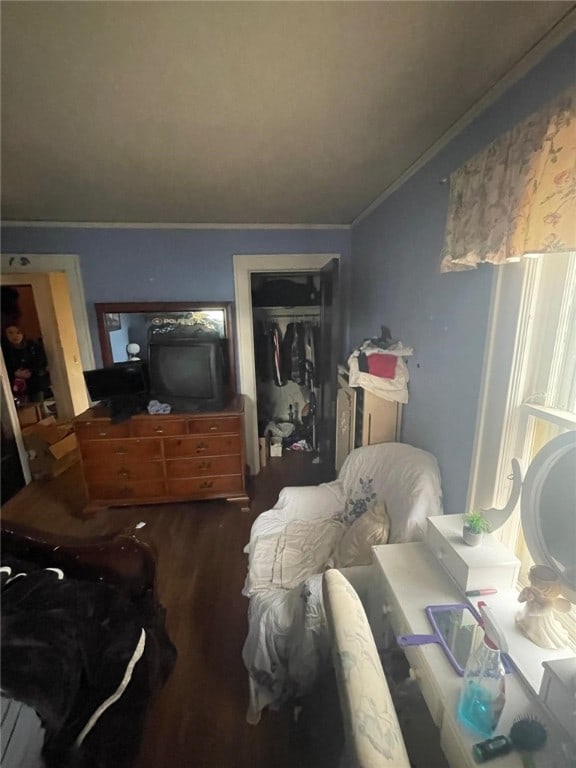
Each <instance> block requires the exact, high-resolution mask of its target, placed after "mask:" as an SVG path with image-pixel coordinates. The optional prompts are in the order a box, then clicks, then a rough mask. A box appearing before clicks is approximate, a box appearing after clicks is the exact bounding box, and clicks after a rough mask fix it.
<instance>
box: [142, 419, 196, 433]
mask: <svg viewBox="0 0 576 768" xmlns="http://www.w3.org/2000/svg"><path fill="white" fill-rule="evenodd" d="M132 434H133V435H134V437H157V436H162V435H185V434H186V422H185V421H184V419H182V420H181V421H180V420H174V419H171V420H168V419H158V420H156V419H150V420H148V419H146V420H142V421H139V420H138V419H134V420H133V421H132Z"/></svg>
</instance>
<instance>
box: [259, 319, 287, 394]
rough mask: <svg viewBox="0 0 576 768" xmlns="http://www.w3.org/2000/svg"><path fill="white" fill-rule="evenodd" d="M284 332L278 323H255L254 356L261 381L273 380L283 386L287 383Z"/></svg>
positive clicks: (277, 384)
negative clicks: (282, 349) (284, 370)
mask: <svg viewBox="0 0 576 768" xmlns="http://www.w3.org/2000/svg"><path fill="white" fill-rule="evenodd" d="M281 344H282V334H281V332H280V327H279V326H278V324H277V323H263V322H261V321H258V322H256V323H254V358H255V364H256V375H257V376H258V378H259V379H260V380H261V381H273V382H274V383H275V384H276V386H278V387H282V386H284V384H285V383H286V381H285V379H284V376H283V373H282V360H281Z"/></svg>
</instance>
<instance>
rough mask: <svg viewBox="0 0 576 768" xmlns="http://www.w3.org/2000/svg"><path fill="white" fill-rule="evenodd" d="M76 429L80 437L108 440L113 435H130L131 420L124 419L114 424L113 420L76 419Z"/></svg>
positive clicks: (81, 438)
mask: <svg viewBox="0 0 576 768" xmlns="http://www.w3.org/2000/svg"><path fill="white" fill-rule="evenodd" d="M74 431H75V432H76V434H77V436H78V439H79V440H80V441H82V440H108V439H110V438H111V437H129V436H130V421H122V422H120V424H112V422H111V421H106V420H105V419H103V420H102V421H75V422H74Z"/></svg>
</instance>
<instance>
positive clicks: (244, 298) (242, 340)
mask: <svg viewBox="0 0 576 768" xmlns="http://www.w3.org/2000/svg"><path fill="white" fill-rule="evenodd" d="M332 259H340V254H338V253H278V254H260V255H257V256H256V255H255V256H252V255H235V256H234V257H233V260H234V290H235V303H236V335H237V337H238V372H239V392H240V393H241V394H243V395H244V396H245V428H246V460H247V462H248V465H249V467H250V473H251V474H253V475H256V474H258V472H259V470H260V458H259V455H258V419H257V413H256V372H255V361H254V331H253V319H252V284H251V276H252V274H253V273H255V272H319V271H320V270H321V269H322V267H324V266H325V265H326V264H328V262H329V261H331V260H332Z"/></svg>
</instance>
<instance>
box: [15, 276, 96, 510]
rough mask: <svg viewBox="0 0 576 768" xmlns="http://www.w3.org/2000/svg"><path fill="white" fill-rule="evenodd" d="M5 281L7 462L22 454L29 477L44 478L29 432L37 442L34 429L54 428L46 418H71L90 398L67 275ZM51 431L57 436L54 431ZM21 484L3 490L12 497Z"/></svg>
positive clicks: (27, 479)
mask: <svg viewBox="0 0 576 768" xmlns="http://www.w3.org/2000/svg"><path fill="white" fill-rule="evenodd" d="M1 282H2V298H3V302H2V360H1V362H2V365H1V368H2V390H3V395H2V396H3V399H4V404H5V405H6V408H5V409H3V415H4V414H5V418H4V421H3V424H2V430H3V435H2V439H3V446H2V449H3V463H8V462H9V461H12V463H14V462H15V461H16V458H18V460H19V465H20V470H21V474H22V476H23V478H24V481H25V482H30V480H31V479H35V478H36V477H40V474H38V473H40V471H41V469H42V467H41V466H40V465H41V463H42V462H41V460H40V459H41V455H40V454H39V453H38V451H36V452H35V453H34V456H33V449H32V448H30V446H28V448H30V450H31V453H30V454H28V451H27V445H26V441H27V435H28V434H29V433H30V436H29V440H32V439H33V438H32V436H31V435H32V432H34V431H36V430H38V429H43V428H44V427H45V426H47V425H48V426H50V428H51V429H52V425H51V424H50V422H45V421H44V420H45V419H47V418H48V417H54V419H55V418H56V417H58V420H59V421H62V420H63V421H64V422H69V421H70V420H71V419H72V418H73V417H74V416H75V415H77V414H78V413H81V412H82V411H84V410H86V408H87V407H88V404H89V403H88V396H87V392H86V385H85V383H84V376H83V367H82V362H81V353H80V348H79V343H78V337H77V333H76V324H75V313H74V309H73V303H72V296H71V292H70V287H69V284H68V279H67V275H66V273H65V272H64V271H61V272H60V271H59V272H48V273H44V272H42V273H38V272H25V273H18V272H14V271H12V272H10V271H9V272H7V273H3V274H2V276H1ZM4 299H7V300H6V301H4ZM90 355H91V350H90ZM39 422H42V423H41V424H39ZM59 429H60V427H59ZM61 431H62V430H61V429H60V431H59V434H60V432H61ZM46 435H47V436H48V437H49V438H51V439H52V438H54V434H53V432H52V433H50V435H48V433H46ZM42 439H44V437H42ZM4 456H6V457H8V456H9V457H10V459H8V458H6V459H4ZM76 456H77V454H74V456H72V455H71V456H70V457H69V458H70V460H72V458H74V457H76ZM34 458H35V459H37V461H36V465H35V467H36V468H35V469H34V471H32V463H31V462H33V459H34ZM42 471H44V470H42ZM46 471H47V470H46ZM17 486H18V483H17V484H16V487H15V489H14V488H6V489H5V490H4V489H3V493H4V492H5V493H6V495H8V494H11V495H13V493H14V492H15V491H17V490H18V487H17Z"/></svg>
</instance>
